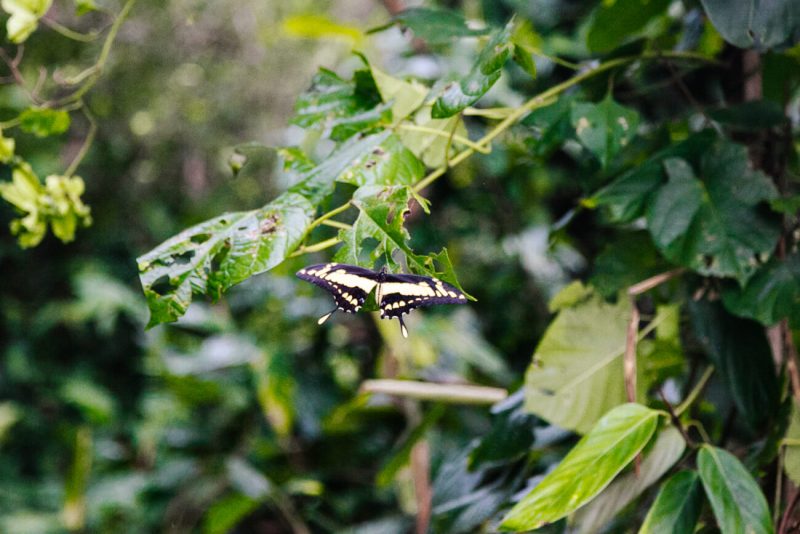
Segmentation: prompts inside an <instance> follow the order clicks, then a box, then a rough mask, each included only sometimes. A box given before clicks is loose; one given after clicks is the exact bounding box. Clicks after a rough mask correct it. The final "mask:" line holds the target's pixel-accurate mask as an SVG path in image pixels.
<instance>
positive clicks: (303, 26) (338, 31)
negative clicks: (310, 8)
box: [282, 13, 364, 46]
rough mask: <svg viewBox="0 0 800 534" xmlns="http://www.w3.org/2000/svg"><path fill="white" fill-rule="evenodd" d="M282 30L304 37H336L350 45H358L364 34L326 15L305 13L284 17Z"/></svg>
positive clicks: (294, 35)
mask: <svg viewBox="0 0 800 534" xmlns="http://www.w3.org/2000/svg"><path fill="white" fill-rule="evenodd" d="M282 26H283V31H285V32H286V33H287V34H289V35H291V36H293V37H302V38H305V39H325V38H328V39H338V40H341V41H345V42H346V43H348V44H350V45H351V46H358V45H360V44H361V42H362V41H363V38H364V35H363V33H362V32H361V30H359V29H358V28H356V27H355V26H349V25H347V24H342V23H341V22H337V21H335V20H333V19H331V18H330V17H328V16H327V15H321V14H312V13H309V14H305V15H294V16H291V17H288V18H286V19H284V21H283V24H282Z"/></svg>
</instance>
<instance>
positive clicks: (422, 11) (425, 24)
mask: <svg viewBox="0 0 800 534" xmlns="http://www.w3.org/2000/svg"><path fill="white" fill-rule="evenodd" d="M393 23H399V24H402V25H403V26H405V27H407V28H409V29H410V30H411V31H412V32H414V36H415V37H417V38H418V39H422V40H423V41H426V42H428V44H432V45H436V44H444V43H448V42H450V41H451V40H453V39H456V38H459V37H476V36H480V35H486V34H487V33H489V29H488V28H486V29H480V30H479V29H474V28H470V27H469V26H467V23H466V21H465V20H464V17H462V16H461V15H460V14H458V13H456V12H454V11H444V10H440V9H430V8H424V7H417V8H411V9H406V10H404V11H401V12H400V13H398V14H397V15H395V17H394V19H393ZM380 29H383V28H377V29H376V30H372V31H377V30H380Z"/></svg>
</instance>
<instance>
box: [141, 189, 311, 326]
mask: <svg viewBox="0 0 800 534" xmlns="http://www.w3.org/2000/svg"><path fill="white" fill-rule="evenodd" d="M313 216H314V207H313V206H312V204H311V203H310V202H309V201H308V199H306V198H304V197H302V196H300V195H298V194H296V193H285V194H283V195H281V196H280V197H278V198H277V199H275V200H274V201H272V202H270V203H269V204H267V205H266V206H264V207H263V208H259V209H257V210H252V211H243V212H238V213H226V214H224V215H221V216H219V217H216V218H214V219H211V220H209V221H205V222H203V223H200V224H198V225H196V226H193V227H191V228H188V229H186V230H184V231H183V232H181V233H179V234H178V235H176V236H174V237H172V238H171V239H168V240H167V241H165V242H164V243H162V244H161V245H159V246H158V247H156V248H155V249H153V250H152V251H150V252H148V253H147V254H145V255H143V256H141V257H140V258H138V260H137V262H138V265H139V277H140V279H141V282H142V287H143V289H144V293H145V296H146V297H147V304H148V306H149V307H150V314H151V315H150V322H149V323H148V327H151V326H154V325H157V324H159V323H164V322H170V321H175V320H176V319H178V317H180V316H181V315H183V314H184V313H186V310H187V308H188V307H189V304H190V303H191V301H192V297H193V295H202V294H205V295H210V296H211V297H213V298H218V297H219V296H220V295H221V294H222V293H223V292H224V291H225V290H227V289H228V288H229V287H231V286H233V285H235V284H238V283H239V282H242V281H243V280H246V279H247V278H249V277H250V276H253V275H255V274H258V273H262V272H264V271H268V270H269V269H272V268H273V267H275V266H276V265H278V264H279V263H281V262H282V261H283V260H284V259H286V257H287V256H288V255H289V254H290V253H291V252H292V251H293V250H294V249H295V248H296V247H297V246H298V245H299V244H300V241H301V239H302V238H303V236H304V235H305V232H306V228H307V227H308V225H309V224H310V223H311V220H312V218H313Z"/></svg>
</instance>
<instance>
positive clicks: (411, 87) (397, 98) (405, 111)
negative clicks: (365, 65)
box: [370, 66, 428, 123]
mask: <svg viewBox="0 0 800 534" xmlns="http://www.w3.org/2000/svg"><path fill="white" fill-rule="evenodd" d="M370 69H371V72H372V78H373V79H374V80H375V85H376V86H377V87H378V91H380V93H381V98H382V99H383V101H384V102H387V103H388V102H391V103H392V117H393V118H394V121H395V123H397V122H399V121H401V120H403V119H405V118H406V117H408V116H409V115H411V114H412V113H413V112H415V111H416V110H417V109H418V108H419V107H420V106H421V105H422V103H423V102H424V101H425V97H426V96H427V94H428V88H427V87H425V86H424V85H422V84H421V83H419V82H417V81H416V80H401V79H399V78H395V77H394V76H390V75H388V74H386V73H385V72H383V71H382V70H380V69H377V68H376V67H374V66H370Z"/></svg>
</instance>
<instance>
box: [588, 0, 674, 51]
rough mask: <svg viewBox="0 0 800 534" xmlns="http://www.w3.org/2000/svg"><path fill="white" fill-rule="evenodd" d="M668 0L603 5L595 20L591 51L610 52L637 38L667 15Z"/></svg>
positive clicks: (624, 0)
mask: <svg viewBox="0 0 800 534" xmlns="http://www.w3.org/2000/svg"><path fill="white" fill-rule="evenodd" d="M669 3H670V2H669V0H616V1H615V2H603V3H601V4H600V7H598V8H597V11H596V12H595V14H594V17H593V18H592V22H591V25H590V26H589V33H588V34H587V36H586V44H587V46H588V47H589V50H591V51H592V52H609V51H611V50H613V49H614V48H616V47H618V46H619V45H621V44H622V43H623V42H625V41H628V40H631V39H633V38H635V37H636V36H637V35H638V34H639V33H640V32H641V31H642V30H643V28H644V27H645V26H646V25H647V23H648V22H649V21H650V20H652V19H653V18H654V17H656V16H658V15H660V14H662V13H664V12H666V10H667V7H669Z"/></svg>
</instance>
